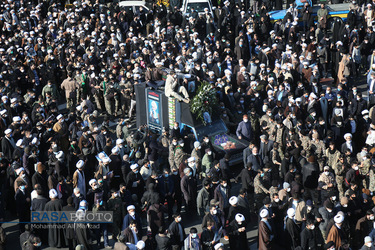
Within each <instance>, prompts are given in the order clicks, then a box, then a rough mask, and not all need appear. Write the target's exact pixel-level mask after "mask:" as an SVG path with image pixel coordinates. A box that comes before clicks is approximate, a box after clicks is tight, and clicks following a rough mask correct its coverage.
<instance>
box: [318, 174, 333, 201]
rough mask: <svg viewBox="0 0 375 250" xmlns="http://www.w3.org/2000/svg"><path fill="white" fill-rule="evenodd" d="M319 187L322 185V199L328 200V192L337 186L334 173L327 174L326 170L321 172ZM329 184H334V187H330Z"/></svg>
mask: <svg viewBox="0 0 375 250" xmlns="http://www.w3.org/2000/svg"><path fill="white" fill-rule="evenodd" d="M318 182H319V187H321V189H322V190H321V198H322V200H323V201H324V200H326V199H327V197H328V193H329V192H330V191H331V190H334V188H335V177H334V176H333V174H332V173H329V175H326V174H325V173H324V172H323V173H321V174H320V176H319V179H318ZM328 184H332V187H328Z"/></svg>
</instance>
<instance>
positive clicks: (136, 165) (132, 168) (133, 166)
mask: <svg viewBox="0 0 375 250" xmlns="http://www.w3.org/2000/svg"><path fill="white" fill-rule="evenodd" d="M136 168H138V164H137V163H136V164H132V165H130V169H131V170H134V169H136Z"/></svg>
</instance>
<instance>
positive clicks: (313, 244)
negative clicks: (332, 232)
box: [301, 219, 324, 250]
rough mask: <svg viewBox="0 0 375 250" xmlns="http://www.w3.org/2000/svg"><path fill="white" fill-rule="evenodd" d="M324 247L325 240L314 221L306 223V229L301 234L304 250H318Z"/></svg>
mask: <svg viewBox="0 0 375 250" xmlns="http://www.w3.org/2000/svg"><path fill="white" fill-rule="evenodd" d="M323 245H324V239H323V237H322V233H321V232H320V230H318V229H316V228H315V224H314V221H313V220H311V219H309V220H307V221H306V227H305V228H304V229H303V230H302V232H301V247H302V249H303V250H305V249H309V250H318V249H321V248H322V246H323Z"/></svg>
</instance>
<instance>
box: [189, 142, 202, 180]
mask: <svg viewBox="0 0 375 250" xmlns="http://www.w3.org/2000/svg"><path fill="white" fill-rule="evenodd" d="M201 148H202V147H201V144H200V142H199V141H195V142H194V149H193V150H192V151H191V157H194V158H195V163H196V166H197V172H198V173H200V172H201V162H202V153H201Z"/></svg>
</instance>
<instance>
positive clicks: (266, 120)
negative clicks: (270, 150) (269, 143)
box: [259, 109, 273, 135]
mask: <svg viewBox="0 0 375 250" xmlns="http://www.w3.org/2000/svg"><path fill="white" fill-rule="evenodd" d="M272 122H273V120H272V110H271V109H267V111H266V114H264V115H263V116H262V117H261V118H260V120H259V124H260V130H261V132H262V134H268V135H270V131H269V130H270V127H271V125H272Z"/></svg>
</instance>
